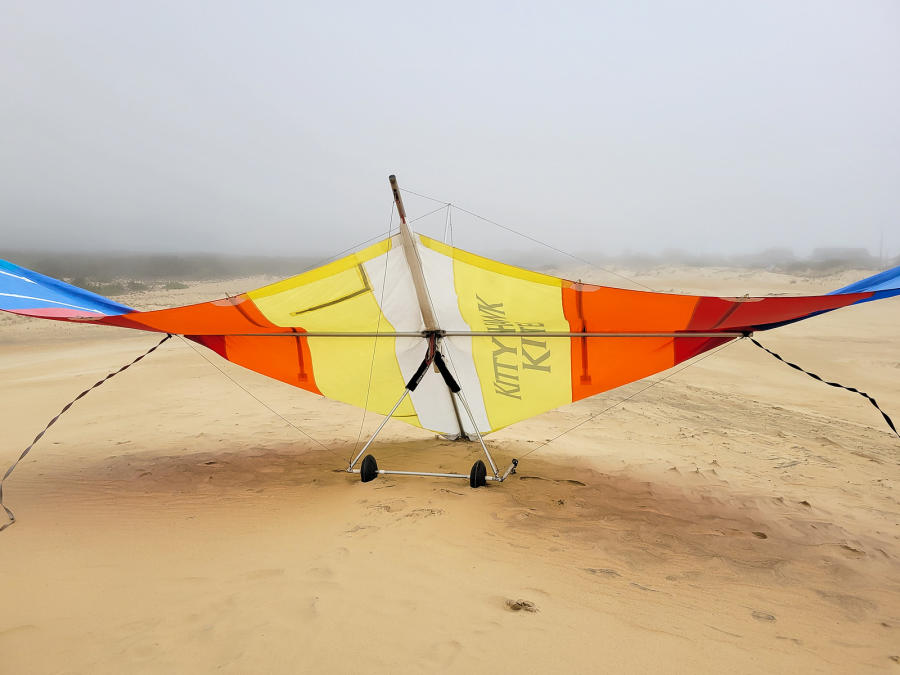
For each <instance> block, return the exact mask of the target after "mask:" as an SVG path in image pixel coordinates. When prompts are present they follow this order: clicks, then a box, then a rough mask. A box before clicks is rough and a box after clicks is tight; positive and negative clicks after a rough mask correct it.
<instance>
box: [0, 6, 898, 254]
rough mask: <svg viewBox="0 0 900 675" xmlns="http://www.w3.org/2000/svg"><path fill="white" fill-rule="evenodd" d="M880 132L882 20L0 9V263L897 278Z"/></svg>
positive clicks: (889, 168)
mask: <svg viewBox="0 0 900 675" xmlns="http://www.w3.org/2000/svg"><path fill="white" fill-rule="evenodd" d="M898 120H900V4H898V3H896V2H894V1H893V0H886V1H884V2H875V1H868V2H849V1H847V2H819V1H813V2H787V1H784V0H774V1H771V2H764V1H762V2H744V3H737V2H727V3H717V2H636V1H629V0H622V1H621V2H606V3H599V2H588V3H547V2H540V3H518V2H517V3H513V2H506V3H486V2H473V3H470V2H440V3H430V2H393V3H381V2H377V3H375V2H372V3H369V2H367V3H316V4H315V5H314V4H312V3H309V4H307V3H299V2H287V1H285V2H259V3H249V2H248V3H224V2H180V1H179V2H150V3H127V2H120V1H118V0H116V1H86V2H77V3H76V2H58V3H55V2H42V1H40V0H24V1H19V0H14V1H12V2H10V1H9V0H7V1H6V2H3V3H2V5H0V248H6V249H13V248H47V247H50V248H55V249H62V250H79V251H89V250H101V251H109V250H131V251H163V252H175V251H190V252H201V251H207V252H215V253H242V252H246V253H254V254H284V255H301V254H308V253H320V252H321V253H331V252H335V251H338V250H340V249H343V248H346V247H347V246H350V245H351V244H353V243H355V242H358V241H362V240H364V239H367V238H369V237H372V236H375V235H376V234H378V233H379V232H380V231H384V230H386V228H387V225H388V216H389V211H390V206H391V198H390V192H389V190H388V185H387V176H388V174H390V173H396V174H397V175H398V177H399V179H400V183H401V186H403V187H408V188H410V189H412V190H415V191H418V192H422V193H425V194H429V195H434V196H436V197H438V198H440V199H442V200H446V201H453V202H456V203H458V204H459V205H461V206H463V207H465V208H467V209H470V210H473V211H476V212H478V213H481V214H483V215H484V216H487V217H489V218H491V219H494V220H496V221H499V222H501V223H504V224H506V225H509V226H511V227H514V228H517V229H519V230H521V231H524V232H526V233H528V234H530V235H533V236H536V237H538V238H541V239H545V240H548V241H550V242H551V243H553V244H555V245H557V246H558V247H560V248H565V249H568V250H572V251H575V252H578V253H587V252H591V251H597V252H605V253H618V252H623V251H647V252H650V253H658V252H660V251H662V250H664V249H667V248H679V249H684V250H688V251H697V252H700V253H729V252H737V251H752V250H759V249H762V248H766V247H771V246H787V247H792V248H794V249H795V250H797V251H798V252H808V251H809V250H811V249H813V248H817V247H822V246H861V247H866V248H868V249H869V250H871V251H873V252H874V253H876V254H877V252H878V246H879V238H880V237H881V233H882V232H884V238H885V248H886V250H887V253H888V254H889V255H896V254H897V253H900V189H898V186H900V125H898ZM407 199H408V203H407V206H408V209H409V211H410V212H411V215H412V216H415V215H421V214H422V213H425V212H426V211H428V210H430V209H431V208H434V207H435V206H437V205H436V204H433V203H430V202H427V201H425V200H422V199H417V198H414V197H408V198H407ZM435 219H437V220H435ZM454 223H455V227H454V233H455V234H456V235H457V241H458V243H460V244H462V245H464V246H465V247H466V248H470V249H475V250H486V249H490V248H492V247H502V246H506V245H507V244H509V245H519V244H520V243H521V242H515V241H512V240H511V237H510V235H508V234H505V233H503V232H501V231H499V230H496V228H492V227H491V226H489V225H486V224H484V223H479V222H478V221H474V220H471V219H469V220H466V219H465V218H464V217H463V216H462V215H460V216H459V217H458V218H457V217H455V219H454ZM422 225H423V228H422V231H424V232H426V233H429V234H438V235H439V234H440V232H441V231H442V226H443V220H442V216H441V215H440V214H438V215H437V216H435V217H433V218H431V219H426V220H424V221H422Z"/></svg>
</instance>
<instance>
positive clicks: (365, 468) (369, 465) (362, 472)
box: [359, 455, 378, 483]
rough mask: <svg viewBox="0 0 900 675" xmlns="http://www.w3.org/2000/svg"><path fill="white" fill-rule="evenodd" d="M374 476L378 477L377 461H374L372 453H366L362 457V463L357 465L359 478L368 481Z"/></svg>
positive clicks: (374, 477) (373, 478)
mask: <svg viewBox="0 0 900 675" xmlns="http://www.w3.org/2000/svg"><path fill="white" fill-rule="evenodd" d="M376 478H378V462H376V461H375V458H374V457H372V455H366V456H365V457H363V461H362V464H361V465H360V467H359V479H360V480H361V481H362V482H363V483H368V482H369V481H370V480H375V479H376Z"/></svg>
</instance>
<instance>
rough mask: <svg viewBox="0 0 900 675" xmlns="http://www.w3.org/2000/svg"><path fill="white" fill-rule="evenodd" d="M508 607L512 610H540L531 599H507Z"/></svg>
mask: <svg viewBox="0 0 900 675" xmlns="http://www.w3.org/2000/svg"><path fill="white" fill-rule="evenodd" d="M506 608H507V609H508V610H510V611H512V612H531V613H532V614H533V613H534V612H537V611H539V610H538V608H537V605H535V604H534V603H533V602H531V600H522V599H521V598H520V599H519V600H509V599H508V600H507V601H506Z"/></svg>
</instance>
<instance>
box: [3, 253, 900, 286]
mask: <svg viewBox="0 0 900 675" xmlns="http://www.w3.org/2000/svg"><path fill="white" fill-rule="evenodd" d="M487 255H492V256H493V257H496V258H499V259H501V260H503V261H504V262H508V263H511V264H513V265H520V266H523V267H530V268H532V269H548V268H552V269H558V267H559V264H560V263H561V262H563V261H564V258H562V257H561V256H559V255H557V254H548V252H547V251H545V250H543V249H540V248H537V247H535V248H534V249H532V250H530V251H522V250H519V251H507V252H506V253H493V254H491V253H490V252H488V253H487ZM581 255H582V256H583V257H584V258H585V259H587V260H590V261H591V262H592V263H594V264H597V265H609V266H613V267H620V268H626V269H632V270H643V269H650V268H654V267H660V266H663V265H689V266H694V267H710V266H716V267H742V268H760V269H767V270H770V271H774V272H781V273H785V274H797V275H815V276H819V275H826V274H832V273H835V272H840V271H843V270H846V269H864V270H879V269H885V268H888V267H893V266H897V265H900V256H898V257H897V258H894V259H893V260H883V261H882V260H879V259H878V257H877V256H873V255H872V254H870V253H869V252H868V251H867V250H865V249H862V248H820V249H816V250H815V251H813V253H812V255H810V256H809V257H806V258H800V257H797V256H796V255H795V254H794V252H793V251H791V250H790V249H784V248H773V249H767V250H764V251H760V252H759V253H753V254H743V255H731V256H724V255H720V256H715V255H697V254H692V253H688V252H686V251H677V250H670V251H665V252H663V253H662V254H660V255H646V254H630V253H626V254H624V255H618V256H610V255H601V254H595V255H592V254H590V253H582V254H581ZM0 258H4V259H6V260H11V261H13V262H15V263H16V264H19V265H22V266H24V267H28V268H29V269H33V270H36V271H38V272H40V273H41V274H46V275H48V276H51V277H56V278H57V279H64V280H65V281H68V282H69V283H72V284H74V285H76V286H79V287H81V288H84V289H86V290H89V291H93V292H94V293H98V294H100V295H105V296H115V295H122V294H125V293H136V292H140V291H145V290H150V289H153V288H164V289H166V290H179V289H185V288H188V283H187V282H191V281H201V280H202V281H209V280H216V279H234V278H238V277H248V276H262V275H265V276H274V277H282V278H283V277H289V276H293V275H295V274H299V273H301V272H303V271H305V270H307V269H309V268H311V267H313V266H315V265H317V264H320V263H322V262H323V261H322V259H321V258H318V257H295V258H289V257H266V256H217V255H164V254H129V253H120V254H117V253H105V254H87V253H75V254H71V253H46V252H43V253H35V252H33V251H32V252H29V251H4V250H0ZM551 261H552V262H551Z"/></svg>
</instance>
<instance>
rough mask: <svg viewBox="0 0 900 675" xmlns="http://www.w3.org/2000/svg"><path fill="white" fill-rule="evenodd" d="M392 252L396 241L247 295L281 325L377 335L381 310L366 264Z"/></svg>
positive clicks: (309, 329) (310, 329)
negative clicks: (371, 332)
mask: <svg viewBox="0 0 900 675" xmlns="http://www.w3.org/2000/svg"><path fill="white" fill-rule="evenodd" d="M391 248H392V240H390V239H385V240H384V241H380V242H378V243H377V244H373V245H372V246H369V247H368V248H365V249H363V250H362V251H359V252H357V253H353V254H351V255H348V256H346V257H344V258H341V259H340V260H335V261H334V262H332V263H329V264H327V265H324V266H322V267H318V268H316V269H314V270H310V271H309V272H305V273H304V274H299V275H297V276H295V277H291V278H290V279H285V280H284V281H279V282H277V283H274V284H270V285H268V286H263V287H262V288H258V289H256V290H255V291H250V292H248V293H247V295H248V296H249V297H250V299H251V300H253V302H254V303H255V304H256V306H257V307H259V309H260V311H261V312H262V313H263V314H264V315H265V317H266V318H267V319H268V320H269V321H271V322H272V323H274V324H275V325H277V326H285V327H298V326H302V327H303V328H304V329H305V330H307V331H313V330H319V331H335V332H345V333H350V332H368V331H373V330H375V326H376V325H377V322H378V317H379V315H380V314H381V309H380V307H379V306H378V303H377V302H376V301H375V296H374V293H373V288H372V280H371V279H370V278H369V275H368V274H367V272H366V268H365V263H366V262H368V261H370V260H373V259H374V258H377V257H379V256H383V255H386V254H387V253H388V251H390V250H391ZM383 264H384V263H383V262H382V265H383ZM378 290H379V292H380V290H381V289H380V288H379V289H378ZM312 325H315V326H316V327H315V328H312V327H311V326H312Z"/></svg>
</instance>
